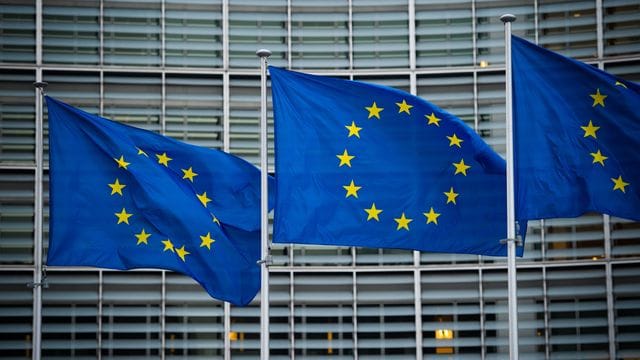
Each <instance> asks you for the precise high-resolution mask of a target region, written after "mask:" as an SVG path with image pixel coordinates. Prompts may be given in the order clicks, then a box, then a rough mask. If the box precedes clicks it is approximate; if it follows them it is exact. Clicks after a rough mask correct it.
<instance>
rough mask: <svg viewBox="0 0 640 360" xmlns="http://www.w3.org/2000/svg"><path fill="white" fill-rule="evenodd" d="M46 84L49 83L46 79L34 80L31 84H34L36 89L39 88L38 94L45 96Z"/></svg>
mask: <svg viewBox="0 0 640 360" xmlns="http://www.w3.org/2000/svg"><path fill="white" fill-rule="evenodd" d="M47 85H49V83H48V82H46V81H35V82H34V83H33V86H35V87H36V88H37V89H38V90H40V95H42V96H45V95H46V94H45V92H44V89H45V88H46V87H47Z"/></svg>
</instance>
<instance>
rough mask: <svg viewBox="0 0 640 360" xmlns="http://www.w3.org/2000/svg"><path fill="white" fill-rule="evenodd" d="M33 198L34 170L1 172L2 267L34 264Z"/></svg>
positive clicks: (0, 237) (0, 251)
mask: <svg viewBox="0 0 640 360" xmlns="http://www.w3.org/2000/svg"><path fill="white" fill-rule="evenodd" d="M33 198H34V174H33V172H32V171H17V170H0V264H30V263H33V227H34V223H33V214H34V205H33ZM0 298H1V297H0Z"/></svg>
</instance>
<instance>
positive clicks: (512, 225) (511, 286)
mask: <svg viewBox="0 0 640 360" xmlns="http://www.w3.org/2000/svg"><path fill="white" fill-rule="evenodd" d="M500 20H502V22H503V23H504V38H505V46H504V53H505V72H506V74H505V75H506V78H505V83H506V101H505V102H506V116H507V118H506V122H507V129H506V130H507V268H508V276H507V277H508V298H509V359H511V360H518V297H517V291H518V283H517V279H516V242H517V239H516V222H515V201H514V195H515V192H514V181H513V180H514V179H513V178H514V171H513V116H512V114H513V103H512V88H511V23H512V22H514V21H515V20H516V17H515V16H514V15H512V14H504V15H502V16H501V17H500Z"/></svg>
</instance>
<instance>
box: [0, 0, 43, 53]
mask: <svg viewBox="0 0 640 360" xmlns="http://www.w3.org/2000/svg"><path fill="white" fill-rule="evenodd" d="M35 13H36V6H35V1H34V0H1V1H0V62H7V63H8V62H19V63H32V62H35V60H36V54H35V51H36V24H35V15H36V14H35Z"/></svg>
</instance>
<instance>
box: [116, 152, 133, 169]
mask: <svg viewBox="0 0 640 360" xmlns="http://www.w3.org/2000/svg"><path fill="white" fill-rule="evenodd" d="M113 160H115V161H116V162H117V163H118V168H124V169H125V170H127V166H129V164H130V163H128V162H126V161H124V155H121V156H120V159H116V158H113Z"/></svg>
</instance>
